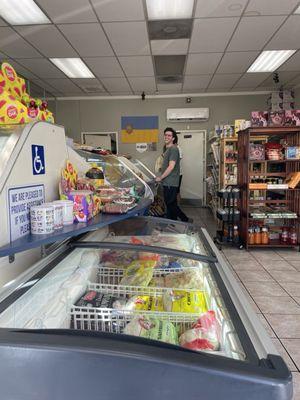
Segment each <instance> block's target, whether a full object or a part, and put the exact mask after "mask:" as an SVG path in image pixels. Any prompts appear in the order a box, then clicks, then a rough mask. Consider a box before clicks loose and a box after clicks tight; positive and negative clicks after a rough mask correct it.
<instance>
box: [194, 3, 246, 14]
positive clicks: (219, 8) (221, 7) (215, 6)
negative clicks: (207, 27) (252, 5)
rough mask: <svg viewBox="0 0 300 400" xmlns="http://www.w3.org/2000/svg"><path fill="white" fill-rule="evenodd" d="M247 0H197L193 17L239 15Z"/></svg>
mask: <svg viewBox="0 0 300 400" xmlns="http://www.w3.org/2000/svg"><path fill="white" fill-rule="evenodd" d="M246 3H247V0H239V1H238V2H237V1H236V0H214V1H207V0H198V1H197V7H196V11H195V18H206V17H210V18H211V17H239V16H240V15H241V14H242V12H243V10H244V8H245V6H246Z"/></svg>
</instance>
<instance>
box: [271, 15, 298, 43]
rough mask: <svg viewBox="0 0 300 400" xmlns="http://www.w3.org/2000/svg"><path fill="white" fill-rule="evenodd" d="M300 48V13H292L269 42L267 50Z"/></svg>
mask: <svg viewBox="0 0 300 400" xmlns="http://www.w3.org/2000/svg"><path fill="white" fill-rule="evenodd" d="M299 48H300V15H292V16H290V17H289V18H288V19H287V20H286V22H285V23H284V24H283V25H282V27H281V28H280V29H279V31H278V32H277V33H276V35H275V36H274V37H273V38H272V40H271V41H270V43H268V45H267V46H266V50H296V49H299Z"/></svg>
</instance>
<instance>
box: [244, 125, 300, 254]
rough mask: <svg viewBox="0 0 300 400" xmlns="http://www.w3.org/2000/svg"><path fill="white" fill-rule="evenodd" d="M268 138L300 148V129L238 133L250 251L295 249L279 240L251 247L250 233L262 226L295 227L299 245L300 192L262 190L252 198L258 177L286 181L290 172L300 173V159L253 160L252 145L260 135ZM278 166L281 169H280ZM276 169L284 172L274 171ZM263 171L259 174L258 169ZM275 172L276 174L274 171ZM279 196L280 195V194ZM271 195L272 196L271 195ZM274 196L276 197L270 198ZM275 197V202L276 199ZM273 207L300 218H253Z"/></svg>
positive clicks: (245, 244) (270, 128) (297, 190)
mask: <svg viewBox="0 0 300 400" xmlns="http://www.w3.org/2000/svg"><path fill="white" fill-rule="evenodd" d="M262 135H263V136H264V137H265V138H267V140H268V142H274V141H278V140H280V139H284V140H285V143H286V145H288V146H300V127H267V128H248V129H246V130H244V131H240V132H239V133H238V150H239V151H238V186H239V188H240V190H241V231H240V233H241V237H242V240H243V244H244V246H245V247H246V248H250V247H251V248H252V247H262V248H264V247H295V246H293V245H291V244H285V243H281V242H280V240H279V239H271V240H270V242H269V243H268V244H249V243H248V232H249V228H250V227H251V226H255V224H258V225H259V224H260V225H261V224H262V223H263V225H264V226H269V227H273V228H276V227H286V226H288V227H295V228H296V232H297V237H298V242H299V233H300V232H299V220H298V217H299V215H300V189H258V191H259V193H260V196H262V197H263V198H260V199H253V198H252V199H251V196H253V191H254V190H253V189H249V183H251V181H252V180H253V178H254V177H255V176H262V177H265V178H268V177H281V178H282V179H285V178H286V177H287V176H288V174H289V173H291V172H297V171H300V160H278V161H277V160H276V161H274V160H268V159H264V160H254V161H253V160H250V159H249V145H250V143H251V142H253V141H254V140H255V141H256V138H258V137H259V136H262ZM278 165H281V167H279V168H277V166H278ZM274 166H275V168H277V169H281V170H280V171H278V170H277V171H276V170H274ZM255 167H258V168H259V171H257V170H255ZM271 168H272V169H273V171H272V170H271ZM276 193H277V195H276ZM270 194H271V195H270ZM267 197H273V198H271V199H270V198H267ZM274 197H275V199H274ZM260 204H261V205H263V206H269V205H270V206H273V205H280V204H281V205H283V206H284V207H285V208H286V210H289V211H291V212H293V213H295V214H296V215H297V218H296V217H295V218H281V219H279V218H276V217H268V218H251V217H250V214H251V212H252V211H253V210H254V208H257V207H258V206H259V205H260Z"/></svg>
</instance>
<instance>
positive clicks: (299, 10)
mask: <svg viewBox="0 0 300 400" xmlns="http://www.w3.org/2000/svg"><path fill="white" fill-rule="evenodd" d="M294 14H300V6H299V7H298V8H296V10H295V11H294Z"/></svg>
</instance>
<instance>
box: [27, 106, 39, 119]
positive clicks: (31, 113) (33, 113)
mask: <svg viewBox="0 0 300 400" xmlns="http://www.w3.org/2000/svg"><path fill="white" fill-rule="evenodd" d="M27 113H28V116H29V117H30V118H36V117H37V115H38V113H39V110H38V109H37V108H28V111H27Z"/></svg>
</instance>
